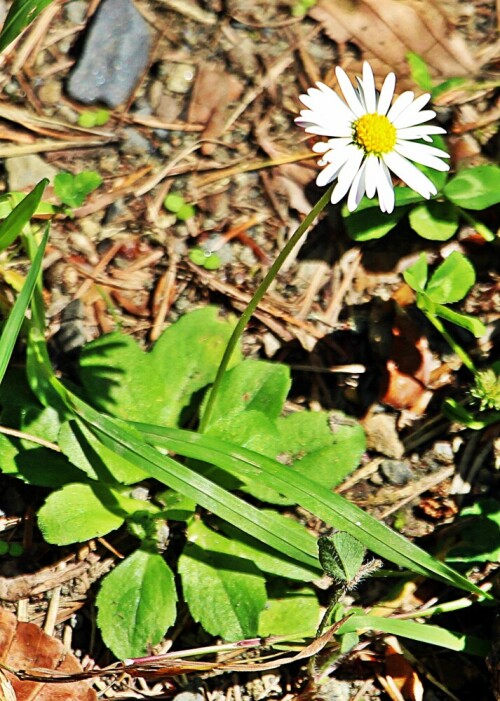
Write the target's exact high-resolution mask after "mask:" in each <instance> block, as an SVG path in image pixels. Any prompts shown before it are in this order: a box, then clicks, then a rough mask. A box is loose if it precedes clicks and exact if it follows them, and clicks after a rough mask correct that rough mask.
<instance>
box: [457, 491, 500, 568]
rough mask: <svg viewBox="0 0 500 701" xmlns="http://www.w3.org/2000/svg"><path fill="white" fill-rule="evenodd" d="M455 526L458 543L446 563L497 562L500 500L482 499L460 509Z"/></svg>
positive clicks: (498, 556) (499, 546)
mask: <svg viewBox="0 0 500 701" xmlns="http://www.w3.org/2000/svg"><path fill="white" fill-rule="evenodd" d="M454 525H455V526H456V533H457V535H458V538H459V543H458V545H456V546H454V547H453V548H451V550H450V551H449V553H448V555H447V556H446V560H447V562H466V563H469V564H472V563H475V562H500V538H499V533H500V501H498V500H497V499H483V500H481V501H478V502H476V503H475V504H472V505H471V506H468V507H466V508H465V509H462V511H461V512H460V516H459V518H458V520H457V521H455V524H454Z"/></svg>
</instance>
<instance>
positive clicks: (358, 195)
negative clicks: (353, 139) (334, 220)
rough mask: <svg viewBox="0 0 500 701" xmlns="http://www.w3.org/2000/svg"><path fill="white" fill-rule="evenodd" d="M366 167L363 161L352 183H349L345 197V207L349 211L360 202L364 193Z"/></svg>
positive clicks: (352, 210)
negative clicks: (348, 189) (349, 186)
mask: <svg viewBox="0 0 500 701" xmlns="http://www.w3.org/2000/svg"><path fill="white" fill-rule="evenodd" d="M366 167H367V166H366V161H365V162H364V163H363V165H362V166H361V168H360V169H359V170H358V172H357V173H356V177H355V178H354V180H353V183H352V185H351V189H350V191H349V197H348V198H347V209H348V210H349V211H350V212H354V210H355V209H356V207H357V206H358V204H359V203H360V202H361V200H362V198H363V195H364V194H365V181H366V178H365V174H366Z"/></svg>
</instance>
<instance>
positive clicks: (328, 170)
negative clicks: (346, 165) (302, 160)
mask: <svg viewBox="0 0 500 701" xmlns="http://www.w3.org/2000/svg"><path fill="white" fill-rule="evenodd" d="M341 166H342V163H341V164H340V166H339V165H338V164H337V163H329V164H328V165H327V166H325V168H323V170H322V171H321V173H319V174H318V177H317V178H316V185H317V186H318V187H324V186H325V185H328V183H331V182H332V180H335V178H336V177H337V173H338V172H339V170H340V168H341Z"/></svg>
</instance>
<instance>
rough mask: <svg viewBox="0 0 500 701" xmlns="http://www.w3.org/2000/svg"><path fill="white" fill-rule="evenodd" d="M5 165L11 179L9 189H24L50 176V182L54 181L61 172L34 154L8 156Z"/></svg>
mask: <svg viewBox="0 0 500 701" xmlns="http://www.w3.org/2000/svg"><path fill="white" fill-rule="evenodd" d="M4 165H5V169H6V170H7V176H8V179H9V190H24V189H25V188H28V187H33V186H34V185H36V184H37V183H38V182H40V180H43V178H48V179H49V181H50V182H53V181H54V177H55V176H56V175H57V173H58V172H59V171H58V170H57V168H54V166H52V165H50V164H49V163H46V162H45V161H44V160H43V158H40V156H36V155H34V154H33V155H30V156H15V157H14V158H6V159H5V161H4Z"/></svg>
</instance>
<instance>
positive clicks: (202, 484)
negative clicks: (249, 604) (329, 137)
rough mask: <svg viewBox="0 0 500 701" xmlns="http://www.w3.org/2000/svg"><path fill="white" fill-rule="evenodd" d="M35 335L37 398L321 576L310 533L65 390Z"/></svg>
mask: <svg viewBox="0 0 500 701" xmlns="http://www.w3.org/2000/svg"><path fill="white" fill-rule="evenodd" d="M33 331H34V333H33V334H30V345H31V354H32V357H33V358H35V359H36V367H37V378H36V381H37V383H38V388H39V389H40V393H38V392H37V396H40V397H41V398H42V399H45V401H47V402H49V403H50V404H52V405H54V404H61V403H62V404H64V406H65V407H66V408H67V409H68V410H69V411H70V412H72V413H73V414H74V415H75V416H76V417H77V418H78V419H80V420H82V421H84V422H85V424H86V425H87V426H88V427H89V428H90V430H91V431H92V432H93V433H94V435H95V436H96V437H97V438H98V439H99V440H100V441H101V442H102V443H103V445H105V446H107V447H108V448H110V449H111V450H113V451H114V452H116V453H117V454H119V455H122V456H123V457H124V458H126V459H127V460H129V462H131V463H132V464H133V465H136V466H137V467H139V468H140V469H142V470H144V472H145V475H148V476H150V477H154V478H155V479H157V480H158V481H159V482H162V483H163V484H165V485H166V486H167V487H171V488H172V489H174V490H175V491H178V492H180V493H181V494H184V495H185V496H187V497H189V498H191V499H193V500H194V501H195V502H196V503H197V504H199V505H200V506H202V507H203V508H205V509H207V510H208V511H211V512H212V513H214V514H216V515H217V516H219V517H220V518H222V519H224V520H226V521H228V522H229V523H231V524H233V525H234V526H236V527H237V528H239V529H240V530H242V531H244V532H246V533H249V534H250V535H252V536H253V537H254V538H256V539H257V540H260V541H261V542H263V543H266V544H267V545H268V546H269V547H271V548H274V549H275V550H277V551H278V552H279V553H282V554H283V555H286V556H287V557H290V558H291V559H293V560H297V561H298V562H301V563H303V564H305V565H306V566H307V567H308V568H310V569H311V570H312V571H314V572H317V573H318V575H320V574H321V569H320V567H319V564H318V559H317V554H316V548H315V546H314V544H311V540H310V538H308V537H307V536H306V534H304V535H302V534H301V533H300V531H297V529H295V528H287V527H286V520H284V523H283V524H282V525H281V526H280V527H279V528H277V526H276V521H275V520H274V519H273V518H271V517H270V516H268V514H266V513H265V512H262V511H260V510H259V509H257V508H256V507H254V506H252V505H251V504H248V503H247V502H245V501H244V500H243V499H240V498H239V497H237V496H235V495H234V494H232V493H230V492H228V491H227V490H225V489H223V488H222V487H220V486H219V485H217V484H215V483H214V482H211V481H210V480H208V479H207V478H205V477H203V476H202V475H198V474H197V473H196V472H195V471H194V470H192V469H190V468H189V467H186V466H185V465H182V464H181V463H179V462H177V461H176V460H174V459H173V458H171V457H169V456H167V455H162V454H161V453H159V452H158V450H157V449H156V448H153V447H152V446H151V445H149V444H148V443H147V442H146V441H144V439H143V438H142V436H141V434H140V433H139V432H138V431H136V430H135V429H134V428H133V427H132V426H130V425H129V424H127V423H125V422H124V421H121V420H118V419H114V418H110V417H109V416H106V415H104V414H101V413H99V412H98V411H96V410H95V409H93V408H92V407H90V406H89V405H88V404H87V403H86V402H84V401H82V400H81V399H79V398H78V397H77V396H75V395H74V394H72V393H71V392H70V391H69V390H67V389H66V388H65V387H64V386H63V385H62V384H61V383H60V382H59V381H58V380H57V379H56V377H55V376H54V373H53V371H52V368H51V367H50V365H49V363H48V356H47V355H46V354H45V353H44V352H43V343H42V340H43V339H42V340H41V339H40V338H38V339H37V335H38V331H37V330H36V329H33ZM290 525H292V524H290Z"/></svg>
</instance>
